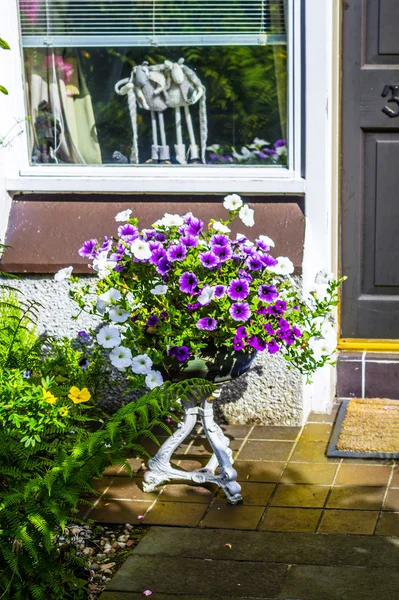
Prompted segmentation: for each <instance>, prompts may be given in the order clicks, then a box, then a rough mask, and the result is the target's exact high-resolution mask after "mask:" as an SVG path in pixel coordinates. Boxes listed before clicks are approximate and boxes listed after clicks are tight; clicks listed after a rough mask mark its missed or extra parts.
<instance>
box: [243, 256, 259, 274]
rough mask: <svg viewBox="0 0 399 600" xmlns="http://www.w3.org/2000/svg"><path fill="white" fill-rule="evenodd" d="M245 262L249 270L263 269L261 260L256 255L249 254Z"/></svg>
mask: <svg viewBox="0 0 399 600" xmlns="http://www.w3.org/2000/svg"><path fill="white" fill-rule="evenodd" d="M245 264H246V266H247V267H248V269H250V270H251V271H260V270H261V269H263V264H262V261H261V260H260V258H259V257H258V256H249V257H248V258H247V260H246V263H245Z"/></svg>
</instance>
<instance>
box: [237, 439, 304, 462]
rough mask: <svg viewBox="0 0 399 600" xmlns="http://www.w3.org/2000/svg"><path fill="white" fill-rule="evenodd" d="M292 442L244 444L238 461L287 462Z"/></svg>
mask: <svg viewBox="0 0 399 600" xmlns="http://www.w3.org/2000/svg"><path fill="white" fill-rule="evenodd" d="M293 445H294V444H293V442H273V441H270V442H265V441H258V442H256V441H252V440H249V441H248V442H246V444H245V446H244V447H243V449H242V450H241V452H240V454H239V459H240V460H272V461H275V460H277V461H279V460H287V459H288V456H289V455H290V452H291V450H292V447H293Z"/></svg>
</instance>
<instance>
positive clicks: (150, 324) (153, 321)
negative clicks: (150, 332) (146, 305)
mask: <svg viewBox="0 0 399 600" xmlns="http://www.w3.org/2000/svg"><path fill="white" fill-rule="evenodd" d="M157 323H159V318H158V317H157V316H156V315H151V316H149V317H148V319H147V323H146V325H147V327H155V325H156V324H157Z"/></svg>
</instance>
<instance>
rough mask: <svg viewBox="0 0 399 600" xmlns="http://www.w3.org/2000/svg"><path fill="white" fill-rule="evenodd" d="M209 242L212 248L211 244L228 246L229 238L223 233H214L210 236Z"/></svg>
mask: <svg viewBox="0 0 399 600" xmlns="http://www.w3.org/2000/svg"><path fill="white" fill-rule="evenodd" d="M210 243H211V246H212V248H213V246H223V247H225V246H230V240H229V238H228V237H227V235H223V234H222V233H215V235H213V236H212V237H211V240H210Z"/></svg>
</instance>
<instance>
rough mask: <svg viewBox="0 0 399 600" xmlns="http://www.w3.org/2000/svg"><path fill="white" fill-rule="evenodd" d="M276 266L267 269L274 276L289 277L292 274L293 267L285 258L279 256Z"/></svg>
mask: <svg viewBox="0 0 399 600" xmlns="http://www.w3.org/2000/svg"><path fill="white" fill-rule="evenodd" d="M276 260H277V264H276V265H275V266H274V267H268V269H269V271H271V272H272V273H276V275H291V273H293V272H294V265H293V264H292V262H291V261H290V259H289V258H288V257H287V256H279V257H278V258H277V259H276Z"/></svg>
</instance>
